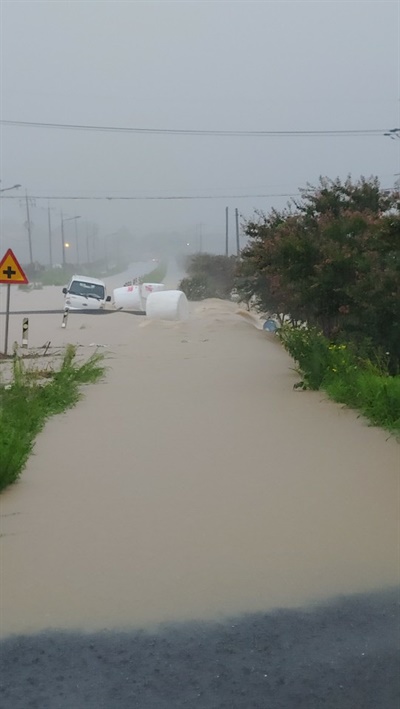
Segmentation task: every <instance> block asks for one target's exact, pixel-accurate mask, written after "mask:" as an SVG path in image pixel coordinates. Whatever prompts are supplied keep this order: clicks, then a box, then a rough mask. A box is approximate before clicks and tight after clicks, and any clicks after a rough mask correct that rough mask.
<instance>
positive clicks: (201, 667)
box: [0, 590, 400, 709]
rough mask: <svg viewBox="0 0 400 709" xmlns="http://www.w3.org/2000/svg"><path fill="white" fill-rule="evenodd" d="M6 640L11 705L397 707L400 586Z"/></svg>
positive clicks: (6, 690) (81, 708)
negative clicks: (205, 616) (146, 626)
mask: <svg viewBox="0 0 400 709" xmlns="http://www.w3.org/2000/svg"><path fill="white" fill-rule="evenodd" d="M106 620H107V619H104V621H105V624H106ZM0 650H1V666H0V706H1V707H2V709H32V708H37V709H72V708H73V709H133V708H135V707H137V708H138V709H177V708H179V707H189V708H190V709H191V708H192V707H196V708H199V709H222V708H225V709H228V708H229V709H251V708H252V709H320V708H321V707H324V709H327V708H329V709H398V707H399V701H400V678H399V671H398V670H399V655H398V651H399V591H398V590H390V591H388V592H382V593H380V594H375V595H369V596H352V597H348V598H344V599H341V600H339V601H335V602H334V603H332V604H330V605H325V606H319V607H317V608H315V609H313V610H312V611H307V610H293V611H292V610H291V611H286V610H284V611H277V612H274V613H268V614H255V615H249V616H242V617H240V618H236V619H231V620H229V621H226V622H225V621H224V622H221V623H185V624H179V625H169V626H164V627H162V628H160V629H159V630H158V631H157V632H155V631H152V632H145V631H142V630H136V631H129V632H106V631H104V632H101V633H92V634H83V633H82V634H79V633H67V632H49V633H42V634H39V635H33V636H13V637H10V638H8V639H5V640H3V641H2V643H1V644H0Z"/></svg>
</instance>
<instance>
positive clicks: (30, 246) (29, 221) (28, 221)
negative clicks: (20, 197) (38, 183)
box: [25, 191, 33, 264]
mask: <svg viewBox="0 0 400 709" xmlns="http://www.w3.org/2000/svg"><path fill="white" fill-rule="evenodd" d="M25 202H26V228H27V230H28V241H29V258H30V262H31V264H33V254H32V231H31V218H30V214H29V200H28V192H27V191H25Z"/></svg>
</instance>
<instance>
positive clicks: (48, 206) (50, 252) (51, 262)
mask: <svg viewBox="0 0 400 709" xmlns="http://www.w3.org/2000/svg"><path fill="white" fill-rule="evenodd" d="M47 218H48V223H49V258H50V268H53V252H52V243H51V216H50V205H49V204H48V205H47Z"/></svg>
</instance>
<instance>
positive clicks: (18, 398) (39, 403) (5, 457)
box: [0, 345, 105, 490]
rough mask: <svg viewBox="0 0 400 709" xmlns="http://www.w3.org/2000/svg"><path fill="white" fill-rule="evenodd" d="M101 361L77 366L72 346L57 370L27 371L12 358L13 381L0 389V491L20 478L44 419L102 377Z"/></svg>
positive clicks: (96, 359) (70, 403)
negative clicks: (82, 386)
mask: <svg viewBox="0 0 400 709" xmlns="http://www.w3.org/2000/svg"><path fill="white" fill-rule="evenodd" d="M102 362H103V355H101V354H98V353H94V354H93V355H92V356H91V357H90V358H89V359H88V360H87V361H86V362H84V363H83V364H78V363H77V362H76V348H75V347H74V346H72V345H68V346H67V348H66V350H65V353H64V356H63V359H62V362H61V367H60V368H59V369H58V370H52V369H49V368H46V370H45V371H43V372H42V373H41V371H40V369H38V368H37V367H36V368H30V369H27V368H26V365H25V363H24V361H23V359H22V358H21V357H19V356H17V355H16V356H15V357H14V359H13V371H12V381H11V383H9V384H7V385H4V384H2V385H1V386H0V490H3V489H4V488H5V487H7V486H8V485H11V483H13V482H15V481H16V480H17V479H18V477H19V476H20V474H21V472H22V470H23V468H24V466H25V464H26V461H27V459H28V456H29V454H30V452H31V450H32V447H33V444H34V440H35V437H36V435H37V434H38V433H39V431H41V429H42V428H43V426H44V424H45V422H46V420H47V419H48V418H49V417H50V416H52V415H54V414H58V413H61V412H63V411H65V410H66V409H68V408H70V407H72V406H74V405H75V404H76V403H77V401H78V400H79V399H80V397H81V392H80V385H82V384H89V383H92V382H96V381H97V380H98V379H100V378H101V377H102V376H103V374H104V370H105V367H104V366H103V364H102Z"/></svg>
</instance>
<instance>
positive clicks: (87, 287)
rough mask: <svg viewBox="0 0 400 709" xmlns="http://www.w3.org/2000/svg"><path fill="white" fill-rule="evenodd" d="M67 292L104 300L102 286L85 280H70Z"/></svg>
mask: <svg viewBox="0 0 400 709" xmlns="http://www.w3.org/2000/svg"><path fill="white" fill-rule="evenodd" d="M68 292H69V293H72V295H83V296H86V297H92V298H97V299H98V300H104V297H105V293H104V286H102V285H100V284H98V283H87V282H86V281H72V283H71V286H70V288H69V291H68Z"/></svg>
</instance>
